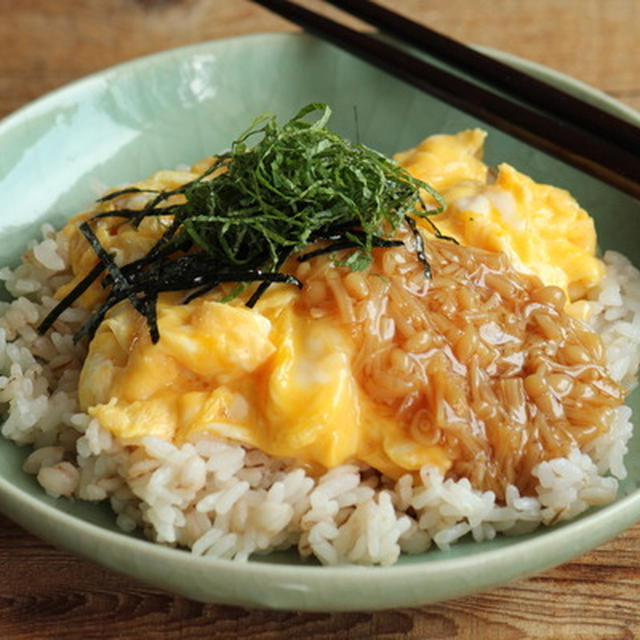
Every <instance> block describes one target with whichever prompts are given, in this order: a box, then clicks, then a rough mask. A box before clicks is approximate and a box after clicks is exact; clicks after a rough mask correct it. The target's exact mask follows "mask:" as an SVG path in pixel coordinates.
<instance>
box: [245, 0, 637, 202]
mask: <svg viewBox="0 0 640 640" xmlns="http://www.w3.org/2000/svg"><path fill="white" fill-rule="evenodd" d="M255 2H257V3H258V4H261V5H263V6H265V7H267V8H268V9H271V10H272V11H274V12H276V13H278V14H280V15H282V16H283V17H285V18H287V19H289V20H291V21H292V22H295V23H296V24H299V25H300V26H302V27H303V28H305V29H306V30H308V31H310V32H313V33H316V34H318V35H320V36H322V37H323V38H325V39H327V40H329V41H330V42H332V43H334V44H335V45H337V46H339V47H341V48H343V49H345V50H347V51H349V52H350V53H353V54H355V55H357V56H358V57H361V58H363V59H364V60H366V61H368V62H370V63H372V64H374V65H376V66H378V67H380V68H382V69H384V70H386V71H388V72H390V73H391V74H393V75H394V76H396V77H398V78H401V79H403V80H405V81H406V82H409V83H411V84H413V85H414V86H416V87H418V88H420V89H422V90H424V91H426V92H428V93H430V94H432V95H434V96H436V97H438V98H440V99H442V100H444V101H446V102H448V103H449V104H451V105H452V106H454V107H456V108H458V109H460V110H462V111H465V112H466V113H469V114H471V115H474V116H476V117H478V118H480V119H482V120H484V121H485V122H487V123H489V124H491V125H493V126H495V127H496V128H499V129H501V130H502V131H505V132H506V133H508V134H510V135H513V136H514V137H517V138H519V139H521V140H523V141H525V142H527V143H528V144H531V145H533V146H536V147H538V148H540V149H542V150H543V151H545V152H547V153H549V154H551V155H553V156H555V157H558V158H560V159H562V160H564V161H565V162H567V163H569V164H572V165H574V166H576V167H578V168H580V169H582V170H583V171H585V172H588V173H590V174H592V175H594V176H596V177H598V178H600V179H601V180H603V181H605V182H607V183H609V184H611V185H613V186H615V187H617V188H618V189H620V190H622V191H625V192H627V193H629V194H631V195H633V196H634V197H636V198H640V157H639V156H638V154H637V153H631V152H629V151H628V150H627V149H624V148H621V147H620V146H619V145H617V144H615V143H613V142H612V141H611V140H609V139H607V138H605V137H602V136H597V135H595V134H594V133H592V132H589V131H585V130H584V129H582V128H580V127H578V126H576V125H575V124H574V123H569V122H566V121H564V120H563V119H562V118H557V117H551V116H549V115H547V114H544V113H541V112H538V111H536V110H533V109H531V108H528V107H526V106H524V105H523V104H521V103H519V102H515V101H513V100H511V99H509V98H506V97H503V96H501V95H499V94H496V93H493V92H492V91H489V90H487V89H484V88H482V87H480V86H478V85H476V84H474V83H472V82H469V81H467V80H464V79H463V78H460V77H458V76H456V75H454V74H452V73H449V72H447V71H445V70H444V69H441V68H439V67H437V66H435V65H432V64H429V63H428V62H425V61H424V60H421V59H420V58H418V57H416V56H413V55H411V54H409V53H407V52H405V51H403V50H401V49H398V48H396V47H394V46H392V45H391V44H388V43H386V42H384V41H383V40H380V39H378V38H376V37H374V36H372V35H369V34H367V33H363V32H360V31H356V30H354V29H351V28H349V27H346V26H345V25H343V24H340V23H338V22H335V21H334V20H331V19H329V18H327V17H325V16H322V15H319V14H316V13H314V12H313V11H310V10H309V9H306V8H304V7H302V6H300V5H297V4H295V3H294V2H290V1H289V0H255Z"/></svg>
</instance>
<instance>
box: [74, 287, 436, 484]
mask: <svg viewBox="0 0 640 640" xmlns="http://www.w3.org/2000/svg"><path fill="white" fill-rule="evenodd" d="M298 295H299V293H298V292H297V291H292V290H291V289H284V288H273V289H271V290H269V291H267V293H266V294H265V295H264V296H263V297H262V298H261V299H260V301H259V302H258V304H257V305H256V306H255V307H254V309H253V310H250V309H247V308H245V307H243V306H240V305H239V304H228V303H220V302H214V301H212V300H209V299H206V298H198V299H196V300H194V301H192V302H191V303H190V304H188V305H180V304H173V303H172V302H173V301H172V300H171V299H170V297H169V296H165V297H164V298H163V299H161V300H160V302H159V303H158V326H159V329H160V335H161V339H160V340H159V341H158V342H157V343H156V344H153V343H152V342H151V339H150V337H149V331H148V329H147V325H146V321H145V319H144V318H143V317H142V316H140V315H139V314H138V313H137V312H136V311H135V310H134V309H133V307H132V306H131V305H120V306H119V307H118V309H117V310H116V312H115V313H113V314H111V315H110V316H109V317H108V318H107V319H106V320H105V321H104V322H103V323H102V324H101V325H100V327H99V329H98V331H97V333H96V335H95V337H94V339H93V341H92V342H91V345H90V349H89V355H88V357H87V359H86V361H85V364H84V367H83V369H82V373H81V377H80V384H79V389H80V403H81V405H82V407H83V408H85V409H87V410H88V412H89V413H90V414H91V415H92V416H94V417H96V418H97V419H98V420H99V421H100V423H101V424H102V426H103V427H105V428H106V429H108V430H109V431H111V432H112V433H113V434H114V435H116V436H118V437H119V438H122V439H123V440H129V439H132V438H141V437H143V436H146V435H153V436H158V437H160V438H165V439H167V440H172V441H174V442H178V443H180V442H183V441H184V440H185V439H186V438H188V436H189V435H190V434H191V433H193V432H196V431H207V432H210V433H212V434H215V435H217V436H221V437H227V438H233V439H234V440H237V441H240V442H243V443H245V444H248V445H252V446H256V447H259V448H260V449H262V450H263V451H266V452H267V453H270V454H272V455H276V456H279V457H283V458H288V457H291V458H296V459H297V460H299V461H300V462H302V463H304V464H307V465H309V466H310V467H311V468H329V467H333V466H336V465H338V464H341V463H342V462H345V461H346V460H352V459H358V460H363V461H365V462H368V463H369V464H371V465H372V466H375V467H376V468H378V469H381V470H383V471H385V472H387V473H389V474H391V475H399V474H400V473H401V472H402V470H403V469H412V470H414V469H419V468H420V467H421V466H422V465H423V464H425V463H427V462H431V463H432V464H434V465H437V466H439V467H440V468H442V469H443V470H446V468H447V467H448V460H447V458H446V457H445V456H444V455H443V453H442V452H441V450H440V449H439V448H438V447H425V446H421V445H417V444H415V443H412V442H410V441H408V440H407V437H406V435H404V434H403V433H402V430H401V428H400V427H399V426H398V425H397V424H395V422H394V421H393V420H392V418H391V417H390V416H387V417H385V416H384V415H381V413H380V411H381V409H380V407H378V406H375V405H374V404H373V403H372V401H371V400H369V398H368V397H367V396H366V394H365V393H364V392H363V391H362V390H361V389H360V388H359V386H358V384H357V383H356V381H355V379H354V376H353V373H352V371H351V361H352V356H353V344H352V341H351V340H350V339H349V337H348V335H347V334H346V333H345V332H344V331H343V330H342V329H341V328H340V327H339V326H337V325H336V323H335V321H333V320H330V319H328V318H326V319H315V320H313V319H311V318H310V317H309V316H308V315H306V314H305V315H301V314H299V313H297V312H296V310H295V307H294V305H293V303H294V301H295V298H296V297H297V296H298Z"/></svg>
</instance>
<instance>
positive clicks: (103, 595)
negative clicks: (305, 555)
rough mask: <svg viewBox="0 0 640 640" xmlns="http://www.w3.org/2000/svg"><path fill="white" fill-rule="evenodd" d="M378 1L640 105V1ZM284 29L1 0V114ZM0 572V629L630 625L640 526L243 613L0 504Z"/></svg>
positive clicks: (221, 634)
mask: <svg viewBox="0 0 640 640" xmlns="http://www.w3.org/2000/svg"><path fill="white" fill-rule="evenodd" d="M308 4H310V5H311V4H313V5H318V4H319V3H318V2H317V0H316V1H309V2H308ZM386 4H388V5H393V6H395V7H398V8H402V9H403V10H404V11H405V12H406V13H408V14H410V15H412V16H415V17H419V18H420V19H422V20H424V21H425V22H426V23H428V24H430V25H431V26H433V27H435V28H436V29H439V30H441V31H444V32H446V33H448V34H450V35H452V36H454V37H457V38H459V39H460V40H462V41H466V42H475V43H479V44H484V45H489V46H493V47H497V48H500V49H504V50H506V51H510V52H513V53H516V54H519V55H521V56H524V57H526V58H529V59H532V60H536V61H538V62H541V63H543V64H546V65H548V66H550V67H553V68H556V69H559V70H561V71H564V72H566V73H568V74H570V75H573V76H575V77H577V78H580V79H581V80H584V81H586V82H588V83H590V84H593V85H595V86H597V87H599V88H601V89H602V90H604V91H606V92H607V93H609V94H611V95H612V96H614V97H616V98H619V99H620V100H622V101H623V102H625V103H627V104H629V105H630V106H632V107H635V108H636V109H639V110H640V62H639V60H638V51H639V47H640V45H639V42H640V2H639V1H638V0H491V1H489V0H485V1H482V0H480V1H478V0H447V2H442V1H441V0H386ZM330 13H335V12H334V11H330ZM293 29H294V27H292V26H291V25H289V24H288V23H286V22H285V21H284V20H281V19H279V18H277V17H275V16H272V15H270V14H269V13H268V12H266V11H264V10H263V9H261V8H259V7H256V6H254V5H252V4H251V3H250V2H248V1H245V0H227V1H225V0H173V1H172V0H17V1H16V0H0V117H2V116H4V115H6V114H8V113H10V112H11V111H13V110H14V109H17V108H18V107H20V106H21V105H23V104H25V103H26V102H28V101H29V100H31V99H33V98H36V97H37V96H40V95H41V94H43V93H45V92H47V91H49V90H51V89H54V88H55V87H58V86H60V85H63V84H65V83H67V82H69V81H71V80H74V79H76V78H79V77H81V76H84V75H86V74H88V73H90V72H93V71H96V70H99V69H103V68H105V67H108V66H110V65H112V64H115V63H118V62H121V61H124V60H129V59H131V58H134V57H136V56H140V55H143V54H147V53H152V52H154V51H159V50H161V49H165V48H168V47H173V46H179V45H182V44H188V43H192V42H198V41H201V40H207V39H214V38H220V37H223V36H229V35H236V34H243V33H252V32H261V31H277V30H293ZM0 575H1V578H0V638H3V639H4V638H7V639H12V640H18V639H25V640H27V639H28V640H38V639H41V638H51V639H53V638H56V639H58V638H64V639H65V640H73V639H76V638H77V639H80V638H82V639H85V638H128V639H133V638H141V639H142V638H144V639H145V640H152V639H154V638H170V639H178V638H180V639H187V638H194V639H195V638H203V637H207V638H216V639H223V638H240V637H242V638H260V639H262V640H267V639H273V638H284V637H287V638H289V637H290V638H297V637H304V636H306V637H307V638H309V639H313V640H320V639H321V638H331V639H336V640H337V639H339V638H351V639H359V638H373V637H379V638H385V639H387V640H395V639H400V638H410V639H412V638H433V639H439V638H447V639H453V638H457V639H459V640H463V639H465V640H467V639H468V640H479V639H480V640H481V639H484V638H491V639H495V640H507V639H509V640H520V639H522V638H536V639H552V638H553V639H554V640H559V639H563V638H567V639H568V638H571V639H572V640H592V639H596V638H597V639H605V638H606V639H611V640H613V639H616V640H623V639H624V640H631V639H632V638H638V637H640V525H637V526H636V527H634V528H632V529H630V530H628V531H626V532H625V533H624V534H622V535H620V536H619V537H618V538H617V539H615V540H614V541H612V542H610V543H608V544H605V545H603V546H602V547H600V548H599V549H597V550H595V551H593V552H591V553H589V554H586V555H584V556H582V557H580V558H578V559H576V560H575V561H574V562H571V563H568V564H566V565H564V566H562V567H560V568H557V569H555V570H552V571H548V572H546V573H544V574H542V575H539V576H537V577H534V578H530V579H528V580H520V581H518V582H515V583H514V584H511V585H510V586H508V587H505V588H502V589H496V590H493V591H490V592H488V593H485V594H481V595H476V596H472V597H467V598H461V599H458V600H453V601H450V602H446V603H444V604H440V605H436V606H427V607H422V608H419V609H398V610H393V611H387V612H377V613H370V612H362V613H346V614H306V613H295V612H268V611H255V610H254V611H249V610H244V609H240V608H234V607H220V606H214V605H203V604H199V603H196V602H191V601H189V600H186V599H184V598H180V597H175V596H172V595H170V594H167V593H164V592H161V591H158V590H156V589H152V588H149V587H147V586H145V585H143V584H140V583H138V582H135V581H133V580H130V579H128V578H125V577H121V576H119V575H116V574H114V573H111V572H109V571H106V570H104V569H101V568H100V567H97V566H94V565H92V564H90V563H88V562H86V561H84V560H81V559H78V558H76V557H74V556H73V555H71V554H69V553H65V552H63V551H58V550H56V549H54V548H52V547H50V546H49V545H47V544H45V543H43V542H41V541H39V540H38V539H36V538H34V537H33V536H31V535H29V534H27V533H26V532H24V531H23V530H22V529H20V528H19V527H17V526H16V525H14V524H13V523H11V522H9V521H8V520H7V519H5V518H2V517H0Z"/></svg>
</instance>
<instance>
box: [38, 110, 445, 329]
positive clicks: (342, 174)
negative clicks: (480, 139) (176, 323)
mask: <svg viewBox="0 0 640 640" xmlns="http://www.w3.org/2000/svg"><path fill="white" fill-rule="evenodd" d="M316 111H319V112H321V115H320V117H319V118H318V119H317V120H316V121H315V122H308V121H307V120H305V117H306V116H308V115H309V114H310V113H313V112H316ZM330 115H331V110H330V108H329V107H328V106H327V105H324V104H310V105H308V106H306V107H304V108H303V109H302V110H300V112H299V113H297V114H296V115H295V116H294V117H293V118H292V119H291V120H289V122H287V123H285V124H284V125H282V126H280V125H278V124H277V122H276V119H275V117H273V116H270V115H265V116H261V117H260V118H258V119H256V120H255V121H254V122H253V123H252V125H251V126H250V127H249V129H248V130H247V131H245V132H244V133H243V134H242V135H241V136H240V137H239V138H237V139H236V140H235V141H234V142H233V144H232V147H231V150H230V151H228V152H226V153H224V154H222V155H220V156H219V157H217V159H216V160H215V162H214V163H213V164H212V165H211V167H210V168H209V169H207V171H206V172H205V173H204V174H203V175H201V176H199V177H198V178H197V179H195V180H194V181H192V182H190V183H187V184H185V185H182V186H180V187H178V188H176V189H172V190H167V191H161V192H151V191H145V190H140V189H137V188H135V187H131V188H127V189H122V190H120V191H116V192H113V193H110V194H109V195H107V196H105V197H104V198H102V201H103V202H104V201H107V200H113V199H115V198H117V197H119V196H122V195H126V194H130V193H140V192H146V193H156V195H155V196H154V197H153V198H152V199H151V200H150V202H149V203H148V204H147V205H145V206H144V207H143V208H142V209H119V210H116V211H105V212H101V213H98V214H96V215H95V216H94V217H93V220H95V219H98V218H106V217H109V218H122V219H123V222H129V223H131V224H133V225H134V226H137V225H139V224H140V222H141V221H142V220H143V219H144V218H145V217H147V216H171V217H172V218H171V219H172V222H171V224H169V225H168V226H167V229H166V231H165V233H164V234H163V236H162V237H161V238H160V240H159V241H158V242H157V244H156V245H155V246H154V247H153V248H152V249H151V250H150V251H149V253H148V254H147V255H146V256H144V257H143V258H142V259H140V260H136V261H134V262H131V263H129V264H127V265H125V266H123V267H118V266H117V265H116V264H115V262H114V261H113V259H112V257H111V256H110V255H109V254H108V253H107V252H106V251H105V249H104V248H103V247H102V246H101V245H100V243H99V241H98V239H97V237H96V236H95V234H94V233H93V231H92V229H91V225H90V224H89V222H84V223H83V224H82V225H81V227H80V229H81V231H82V232H83V234H84V235H85V237H86V238H87V240H88V242H89V243H90V245H91V246H92V248H93V249H94V251H95V252H96V255H97V256H98V258H99V259H100V264H99V265H98V267H96V268H95V269H94V270H92V271H91V272H90V274H88V275H87V277H86V278H85V279H84V280H83V281H82V282H81V283H80V284H78V285H77V287H76V288H75V289H74V290H73V291H72V292H71V293H70V294H69V295H68V296H67V297H66V298H65V299H64V300H62V301H61V302H60V303H59V304H58V305H57V306H56V307H55V308H54V309H53V310H52V312H51V313H50V314H49V315H48V316H47V318H45V319H44V321H43V322H42V324H41V325H40V327H39V330H40V332H41V333H44V332H45V331H47V330H48V329H49V328H50V327H51V325H52V324H53V323H54V322H55V320H56V319H57V317H58V316H59V315H60V314H61V313H62V312H63V311H64V309H66V308H67V306H69V305H70V304H71V303H72V302H73V301H74V300H75V299H77V298H78V297H79V296H80V295H81V294H82V292H83V291H85V290H86V289H87V288H88V287H89V286H90V285H91V283H92V282H94V281H95V280H97V279H98V278H100V277H101V276H102V275H103V274H104V273H105V271H106V274H105V275H104V276H103V277H102V284H103V286H104V287H109V288H110V290H109V293H108V296H107V299H106V300H105V302H104V303H103V304H102V305H101V306H100V307H99V308H98V309H96V310H95V311H94V313H93V315H92V317H91V318H90V319H89V321H88V322H87V324H86V325H85V326H84V327H83V328H82V329H81V330H80V331H79V332H78V334H77V335H76V339H79V338H80V337H82V336H84V335H89V336H92V335H93V334H94V332H95V330H96V329H97V327H98V325H99V324H100V322H101V321H102V319H103V318H104V316H105V314H106V313H107V311H108V310H109V309H110V308H111V307H112V306H114V305H115V304H117V303H118V302H120V301H122V300H125V299H128V300H129V301H130V302H131V303H132V304H133V305H134V307H135V308H136V309H137V310H138V311H139V312H140V313H141V314H143V315H144V316H145V318H146V319H147V323H148V325H149V331H150V334H151V337H152V340H153V341H154V342H155V341H157V340H158V339H159V333H158V327H157V322H156V317H155V303H156V299H157V296H158V294H159V293H161V292H164V291H182V290H184V291H190V292H191V293H189V295H188V296H187V298H186V299H185V302H188V301H190V300H192V299H193V298H195V297H197V296H199V295H203V294H204V293H207V292H209V291H211V290H212V289H214V288H215V287H217V286H219V285H220V284H222V283H227V282H234V283H237V285H238V286H237V287H236V288H234V290H233V293H232V296H235V295H237V294H238V293H239V292H240V291H242V290H243V289H244V288H245V287H246V285H247V284H248V283H252V282H260V283H261V284H260V285H259V286H258V288H257V289H256V290H255V292H254V293H253V295H251V297H250V298H249V300H248V301H247V305H249V306H253V305H254V304H255V303H256V302H257V300H258V298H259V297H260V295H262V293H264V291H265V290H266V288H267V287H268V286H269V285H270V284H271V283H272V282H288V283H291V284H295V285H297V286H301V283H300V282H299V281H298V280H297V279H296V278H294V277H293V276H292V275H288V274H284V273H281V272H280V269H281V267H282V266H283V264H284V262H285V261H286V259H287V258H288V257H289V256H291V255H292V254H294V253H296V252H300V251H302V250H303V249H304V248H305V247H308V246H309V245H311V244H313V243H315V242H317V241H320V240H324V241H326V244H325V245H324V246H322V247H321V248H319V249H315V250H312V251H309V252H308V253H306V254H303V255H300V256H299V257H298V260H308V259H311V258H312V257H315V256H317V255H320V254H322V253H335V252H337V251H344V250H351V253H350V254H348V255H347V257H346V258H344V259H342V260H341V261H339V262H338V261H337V259H336V263H337V264H340V265H344V266H347V267H349V268H351V269H353V270H362V269H366V268H367V267H368V266H369V265H370V264H371V260H372V256H371V250H372V249H373V248H376V247H382V248H384V247H391V246H397V245H399V244H402V243H401V242H400V241H398V240H394V235H395V233H396V232H397V231H398V229H399V228H400V227H401V226H402V225H404V224H406V225H408V227H409V229H410V231H411V232H412V233H413V235H414V237H415V238H416V254H417V256H418V258H419V259H420V260H421V262H422V264H423V265H424V267H425V275H426V276H427V277H429V276H430V268H429V265H428V262H427V259H426V256H425V254H424V248H423V244H422V237H421V235H420V233H419V232H418V230H417V228H416V226H415V224H414V223H413V220H412V219H411V218H410V217H409V216H410V214H413V215H418V216H427V215H432V214H435V213H439V212H440V211H442V208H443V207H444V202H443V200H442V198H441V196H440V195H439V194H438V193H437V192H436V191H435V190H434V189H432V188H431V187H430V186H429V185H428V184H426V183H424V182H422V181H420V180H417V179H416V178H414V177H413V176H411V175H410V174H409V173H408V172H407V171H406V170H405V169H403V168H402V167H400V166H399V165H397V164H396V163H394V162H393V161H392V160H390V159H388V158H386V157H385V156H383V155H382V154H380V153H378V152H376V151H373V150H372V149H369V148H368V147H366V146H364V145H361V144H355V145H354V144H352V143H350V142H349V141H347V140H345V139H344V138H341V137H340V136H338V135H337V134H335V133H333V132H332V131H330V130H328V129H327V128H326V126H325V125H326V124H327V121H328V120H329V117H330ZM254 137H259V139H258V141H257V142H256V143H255V144H254V145H253V146H251V145H250V144H249V141H250V139H252V138H254ZM214 173H215V174H216V175H215V176H213V175H212V174H214ZM421 189H425V190H426V191H427V192H428V193H430V194H431V195H432V196H433V197H434V198H435V200H436V202H437V203H438V205H439V208H437V209H429V208H428V207H427V206H426V205H425V204H424V203H422V206H420V202H421V197H420V190H421ZM177 194H181V195H183V196H184V199H185V202H183V203H181V204H168V202H167V201H168V200H169V198H171V197H172V196H175V195H177ZM436 231H437V230H436ZM226 299H229V296H227V298H226Z"/></svg>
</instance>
